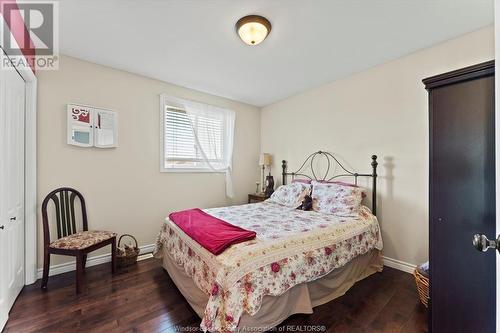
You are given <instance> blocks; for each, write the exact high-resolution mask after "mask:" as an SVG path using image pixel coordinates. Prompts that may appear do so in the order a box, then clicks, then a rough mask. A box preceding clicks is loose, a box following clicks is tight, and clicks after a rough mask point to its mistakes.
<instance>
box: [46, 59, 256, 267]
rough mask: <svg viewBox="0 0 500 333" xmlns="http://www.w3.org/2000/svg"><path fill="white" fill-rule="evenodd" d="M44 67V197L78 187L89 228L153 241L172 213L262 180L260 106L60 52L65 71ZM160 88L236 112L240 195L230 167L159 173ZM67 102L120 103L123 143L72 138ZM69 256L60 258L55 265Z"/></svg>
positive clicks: (215, 202)
mask: <svg viewBox="0 0 500 333" xmlns="http://www.w3.org/2000/svg"><path fill="white" fill-rule="evenodd" d="M37 74H38V87H39V88H38V89H39V90H38V202H39V204H40V203H41V201H42V200H43V198H44V196H45V195H46V194H47V193H48V192H50V191H51V190H53V189H54V188H56V187H59V186H63V185H65V186H72V187H75V188H77V189H79V190H81V192H82V193H83V194H84V196H85V198H86V200H87V206H88V209H87V210H88V214H89V225H90V228H92V229H104V230H112V231H115V232H117V233H120V234H121V233H131V234H133V235H135V236H136V237H137V239H138V241H139V244H140V245H147V244H152V243H154V240H155V237H156V234H157V232H158V231H159V228H160V225H161V222H162V221H163V219H164V217H165V216H166V215H167V214H168V213H169V212H171V211H173V210H179V209H183V208H189V207H203V208H204V207H214V206H223V205H229V204H241V203H244V202H245V201H246V195H247V193H250V191H254V190H255V181H257V180H258V179H259V167H258V165H257V164H258V154H259V142H260V112H259V109H258V108H256V107H253V106H250V105H246V104H243V103H238V102H235V101H231V100H228V99H224V98H220V97H216V96H212V95H208V94H204V93H201V92H197V91H194V90H190V89H186V88H182V87H179V86H175V85H172V84H168V83H164V82H160V81H157V80H153V79H149V78H146V77H142V76H138V75H134V74H131V73H127V72H124V71H119V70H115V69H111V68H108V67H104V66H99V65H96V64H92V63H89V62H85V61H81V60H77V59H75V58H70V57H65V56H63V57H62V58H61V63H60V70H58V71H45V72H44V71H40V72H38V73H37ZM161 93H167V94H169V95H172V96H176V97H180V98H186V99H191V100H196V101H200V102H204V103H208V104H213V105H217V106H221V107H225V108H229V109H232V110H234V111H235V112H236V127H235V144H234V156H233V161H234V165H233V167H234V173H233V175H234V179H233V181H234V189H235V198H234V199H233V200H229V199H227V198H226V197H225V183H224V175H223V174H214V173H160V172H159V165H160V156H159V151H160V148H159V147H160V146H159V144H160V134H159V121H160V116H159V95H160V94H161ZM67 103H83V104H90V105H95V106H100V107H104V108H110V109H113V110H116V111H117V112H118V115H119V137H118V141H119V148H115V149H97V148H79V147H74V146H70V145H67V144H66V113H65V112H66V104H67ZM39 215H40V213H39ZM39 222H40V221H39ZM39 226H40V227H39V232H38V244H39V246H38V249H39V251H38V258H39V260H38V266H39V267H41V265H42V259H41V258H42V254H43V251H42V237H41V235H42V228H41V224H39ZM68 260H69V259H68V258H67V257H59V258H54V257H53V259H52V262H51V264H57V263H60V262H62V261H68Z"/></svg>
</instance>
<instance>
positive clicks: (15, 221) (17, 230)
mask: <svg viewBox="0 0 500 333" xmlns="http://www.w3.org/2000/svg"><path fill="white" fill-rule="evenodd" d="M0 52H2V51H0ZM1 57H5V55H4V54H3V53H2V54H1V55H0V58H1ZM0 60H1V59H0ZM0 114H1V116H0V138H1V139H0V146H1V148H0V149H1V150H0V161H1V164H0V165H1V168H0V183H1V186H0V201H1V203H0V204H1V206H0V329H1V328H2V327H3V325H4V324H5V323H4V321H5V320H6V319H7V316H8V312H9V310H10V308H11V307H12V305H13V304H14V301H15V300H16V298H17V296H18V295H19V293H20V291H21V289H22V288H23V286H24V278H25V275H24V248H25V246H24V174H25V171H24V169H25V168H24V136H25V133H24V132H25V125H24V120H25V119H24V118H25V82H24V80H23V79H22V78H21V76H20V75H19V73H17V72H16V71H15V70H0Z"/></svg>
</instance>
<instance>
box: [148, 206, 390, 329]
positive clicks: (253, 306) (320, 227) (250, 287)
mask: <svg viewBox="0 0 500 333" xmlns="http://www.w3.org/2000/svg"><path fill="white" fill-rule="evenodd" d="M204 211H205V212H207V213H209V214H210V215H213V216H215V217H217V218H220V219H222V220H224V221H227V222H229V223H231V224H234V225H237V226H240V227H242V228H245V229H248V230H252V231H255V232H256V233H257V237H256V239H254V240H251V241H247V242H243V243H240V244H236V245H233V246H231V247H229V248H228V249H227V250H225V251H224V252H223V253H221V254H219V255H217V256H215V255H213V254H212V253H210V252H208V251H207V250H206V249H204V248H203V247H201V246H200V245H199V244H198V243H197V242H195V241H194V240H193V239H191V238H190V237H189V236H187V235H186V234H185V233H184V232H183V231H182V230H181V229H179V227H177V225H176V224H175V223H173V222H171V221H170V220H169V219H168V218H167V219H166V221H165V223H164V224H163V225H162V228H161V231H160V233H159V235H158V238H157V241H156V248H155V256H156V257H157V258H161V257H162V256H163V255H165V254H166V255H168V256H169V257H170V258H171V259H172V260H174V261H175V262H176V263H177V264H178V265H179V266H181V267H183V268H184V271H185V272H186V273H187V274H188V275H189V276H190V277H192V278H193V281H194V283H195V284H196V285H197V286H198V287H199V288H200V289H201V290H202V291H204V292H205V293H206V294H207V295H208V296H209V300H208V304H207V307H206V309H205V315H204V317H203V320H202V323H201V328H202V329H203V330H204V331H211V332H220V331H234V330H235V329H236V327H237V326H238V322H239V319H240V317H241V315H242V314H243V312H247V313H248V314H250V315H254V314H256V313H257V312H258V311H259V309H260V306H261V304H262V298H263V297H264V296H265V295H271V296H279V295H281V294H283V293H284V292H286V291H287V290H288V289H290V288H292V287H293V286H295V285H297V284H299V283H303V282H310V281H313V280H315V279H318V278H320V277H322V276H324V275H326V274H328V273H329V272H331V271H332V270H334V269H335V268H338V267H342V266H344V265H345V264H347V263H348V262H349V261H351V260H352V259H353V258H355V257H356V256H359V255H362V254H365V253H367V252H369V251H370V250H372V249H378V250H382V237H381V234H380V227H379V224H378V221H377V218H376V217H375V216H374V215H372V214H371V212H370V210H369V209H368V208H366V207H364V206H363V207H362V209H361V210H360V212H359V214H358V215H357V216H355V217H349V218H345V217H337V216H334V215H328V214H323V213H318V212H314V211H301V210H297V209H293V208H289V207H286V206H282V205H279V204H276V203H272V202H269V201H265V202H261V203H256V204H248V205H241V206H231V207H222V208H213V209H205V210H204Z"/></svg>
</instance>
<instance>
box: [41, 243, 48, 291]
mask: <svg viewBox="0 0 500 333" xmlns="http://www.w3.org/2000/svg"><path fill="white" fill-rule="evenodd" d="M49 268H50V253H49V251H47V249H45V251H44V254H43V275H42V290H47V282H49Z"/></svg>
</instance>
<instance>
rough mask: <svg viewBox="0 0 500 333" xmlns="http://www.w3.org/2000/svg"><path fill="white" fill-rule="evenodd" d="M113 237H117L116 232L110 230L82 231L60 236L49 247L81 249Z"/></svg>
mask: <svg viewBox="0 0 500 333" xmlns="http://www.w3.org/2000/svg"><path fill="white" fill-rule="evenodd" d="M113 237H116V234H115V233H114V232H109V231H81V232H77V233H76V234H73V235H69V236H66V237H63V238H59V239H58V240H56V241H53V242H52V243H50V245H49V247H51V248H54V249H65V250H81V249H86V248H88V247H90V246H92V245H95V244H97V243H100V242H103V241H105V240H108V239H110V238H113Z"/></svg>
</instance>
